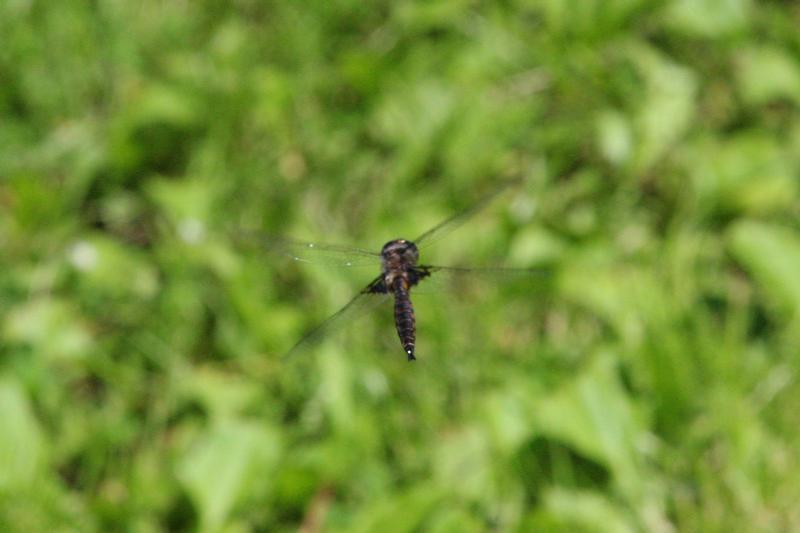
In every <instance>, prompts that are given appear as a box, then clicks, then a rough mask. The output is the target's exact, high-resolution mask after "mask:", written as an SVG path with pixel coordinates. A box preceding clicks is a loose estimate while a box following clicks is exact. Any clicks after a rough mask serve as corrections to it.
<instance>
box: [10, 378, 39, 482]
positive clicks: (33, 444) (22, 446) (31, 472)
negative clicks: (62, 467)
mask: <svg viewBox="0 0 800 533" xmlns="http://www.w3.org/2000/svg"><path fill="white" fill-rule="evenodd" d="M45 445H46V442H44V438H43V435H42V430H41V429H40V428H39V423H38V421H37V420H36V417H35V416H34V414H33V410H32V409H31V406H30V403H29V402H28V398H27V397H26V396H25V393H24V391H23V390H22V388H21V387H20V386H19V385H18V384H17V383H16V382H15V381H13V380H11V379H9V378H5V377H0V493H2V492H6V491H15V490H19V489H29V488H31V487H33V486H35V483H36V481H37V477H38V476H39V474H40V473H41V471H42V467H43V466H44V459H45V457H44V454H45Z"/></svg>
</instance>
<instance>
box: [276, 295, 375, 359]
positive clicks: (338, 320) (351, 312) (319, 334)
mask: <svg viewBox="0 0 800 533" xmlns="http://www.w3.org/2000/svg"><path fill="white" fill-rule="evenodd" d="M389 299H390V296H389V295H388V294H380V293H370V292H367V289H364V290H363V291H361V292H359V293H358V294H357V295H356V296H355V297H354V298H353V299H352V300H350V301H349V302H347V303H346V304H345V305H344V307H342V308H341V309H339V310H338V311H336V312H335V313H334V314H332V315H331V316H329V317H328V318H326V319H325V320H324V321H323V322H322V323H321V324H319V325H318V326H316V327H315V328H314V329H312V330H311V331H309V332H308V333H306V334H305V335H304V336H303V338H301V339H300V340H299V341H297V343H295V345H294V346H292V348H291V349H290V350H289V351H288V352H286V354H285V355H284V356H283V357H284V359H288V358H289V357H292V356H293V355H296V354H297V353H299V352H302V351H304V350H306V349H307V348H310V347H312V346H314V345H315V344H317V343H318V342H319V341H321V340H322V339H323V338H324V337H325V335H327V334H328V333H329V332H331V331H332V330H334V329H336V328H337V327H338V326H340V325H343V324H344V323H345V322H346V321H347V320H353V319H355V318H356V317H358V316H360V315H363V314H364V313H366V312H367V311H369V310H370V309H373V308H375V307H377V306H378V305H380V304H381V303H383V302H386V301H387V300H389Z"/></svg>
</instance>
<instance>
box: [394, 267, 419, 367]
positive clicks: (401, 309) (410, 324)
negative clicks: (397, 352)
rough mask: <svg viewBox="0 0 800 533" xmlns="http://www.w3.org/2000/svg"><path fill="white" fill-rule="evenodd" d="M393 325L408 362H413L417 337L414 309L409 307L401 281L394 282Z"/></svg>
mask: <svg viewBox="0 0 800 533" xmlns="http://www.w3.org/2000/svg"><path fill="white" fill-rule="evenodd" d="M394 324H395V326H396V327H397V335H398V336H399V337H400V343H401V344H402V345H403V350H405V352H406V355H408V360H409V361H413V360H414V359H416V357H414V342H415V341H416V336H417V330H416V322H415V319H414V307H413V306H412V305H411V297H410V296H409V294H408V289H406V287H405V283H404V280H402V279H398V280H396V281H395V284H394Z"/></svg>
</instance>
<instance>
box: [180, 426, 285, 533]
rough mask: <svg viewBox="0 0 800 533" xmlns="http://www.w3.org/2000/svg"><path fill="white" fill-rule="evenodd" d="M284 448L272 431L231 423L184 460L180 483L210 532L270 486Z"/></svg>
mask: <svg viewBox="0 0 800 533" xmlns="http://www.w3.org/2000/svg"><path fill="white" fill-rule="evenodd" d="M280 448H281V445H280V441H279V438H278V434H277V433H276V432H275V431H273V430H272V429H271V428H269V427H266V426H264V425H263V424H257V423H254V422H245V421H240V420H228V421H225V422H220V423H218V424H216V425H215V426H214V427H212V428H211V429H210V430H209V431H208V432H206V433H205V434H204V435H202V436H201V437H200V438H199V439H198V440H197V442H195V443H194V445H193V446H192V447H191V448H190V449H189V450H188V451H187V452H186V453H185V454H183V455H182V456H181V457H180V458H179V459H178V462H177V465H176V468H177V475H178V479H180V481H181V483H182V485H183V487H184V489H185V490H186V492H187V493H188V494H189V498H190V499H191V501H192V503H193V504H194V506H195V508H196V509H197V512H198V514H199V515H200V522H201V524H202V526H203V527H204V528H206V529H208V530H214V529H217V528H219V527H221V526H222V525H223V524H225V523H226V521H227V519H228V517H229V515H230V513H231V511H232V509H233V508H234V506H235V505H236V504H237V502H238V501H239V500H240V499H241V498H242V497H243V496H245V495H247V494H248V489H253V488H254V487H256V488H257V489H259V490H260V491H263V490H266V489H268V488H269V486H270V484H271V480H272V475H273V473H274V467H275V464H276V462H277V460H278V456H279V454H280Z"/></svg>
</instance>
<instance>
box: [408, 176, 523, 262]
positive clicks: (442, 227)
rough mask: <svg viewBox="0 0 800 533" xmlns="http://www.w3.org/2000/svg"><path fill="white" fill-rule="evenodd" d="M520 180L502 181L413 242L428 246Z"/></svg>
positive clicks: (520, 180)
mask: <svg viewBox="0 0 800 533" xmlns="http://www.w3.org/2000/svg"><path fill="white" fill-rule="evenodd" d="M521 182H522V179H514V180H509V181H506V182H504V183H503V184H502V185H500V186H499V187H497V188H496V189H495V190H493V191H492V192H491V193H489V194H487V195H486V196H484V197H483V198H481V199H480V200H479V201H478V202H477V203H475V204H473V205H471V206H470V207H467V208H466V209H464V210H462V211H459V212H458V213H456V214H455V215H453V216H451V217H450V218H447V219H445V220H443V221H441V222H439V223H438V224H436V225H435V226H434V227H432V228H431V229H429V230H428V231H426V232H425V233H423V234H422V235H420V236H419V237H417V238H416V239H415V240H414V241H413V242H414V244H416V245H417V246H420V245H424V246H428V245H430V244H432V243H433V242H435V241H438V240H439V239H441V238H442V237H444V236H445V235H447V234H448V233H450V232H451V231H453V230H454V229H456V228H458V227H459V226H461V225H462V224H463V223H464V222H466V221H467V220H469V219H470V218H471V217H472V216H473V215H475V214H476V213H478V212H479V211H481V210H482V209H484V208H485V207H486V206H488V205H489V204H490V203H491V202H492V200H494V199H495V198H497V197H498V196H499V195H500V194H502V193H503V192H505V191H506V190H508V189H509V188H511V187H513V186H515V185H519V184H520V183H521Z"/></svg>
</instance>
